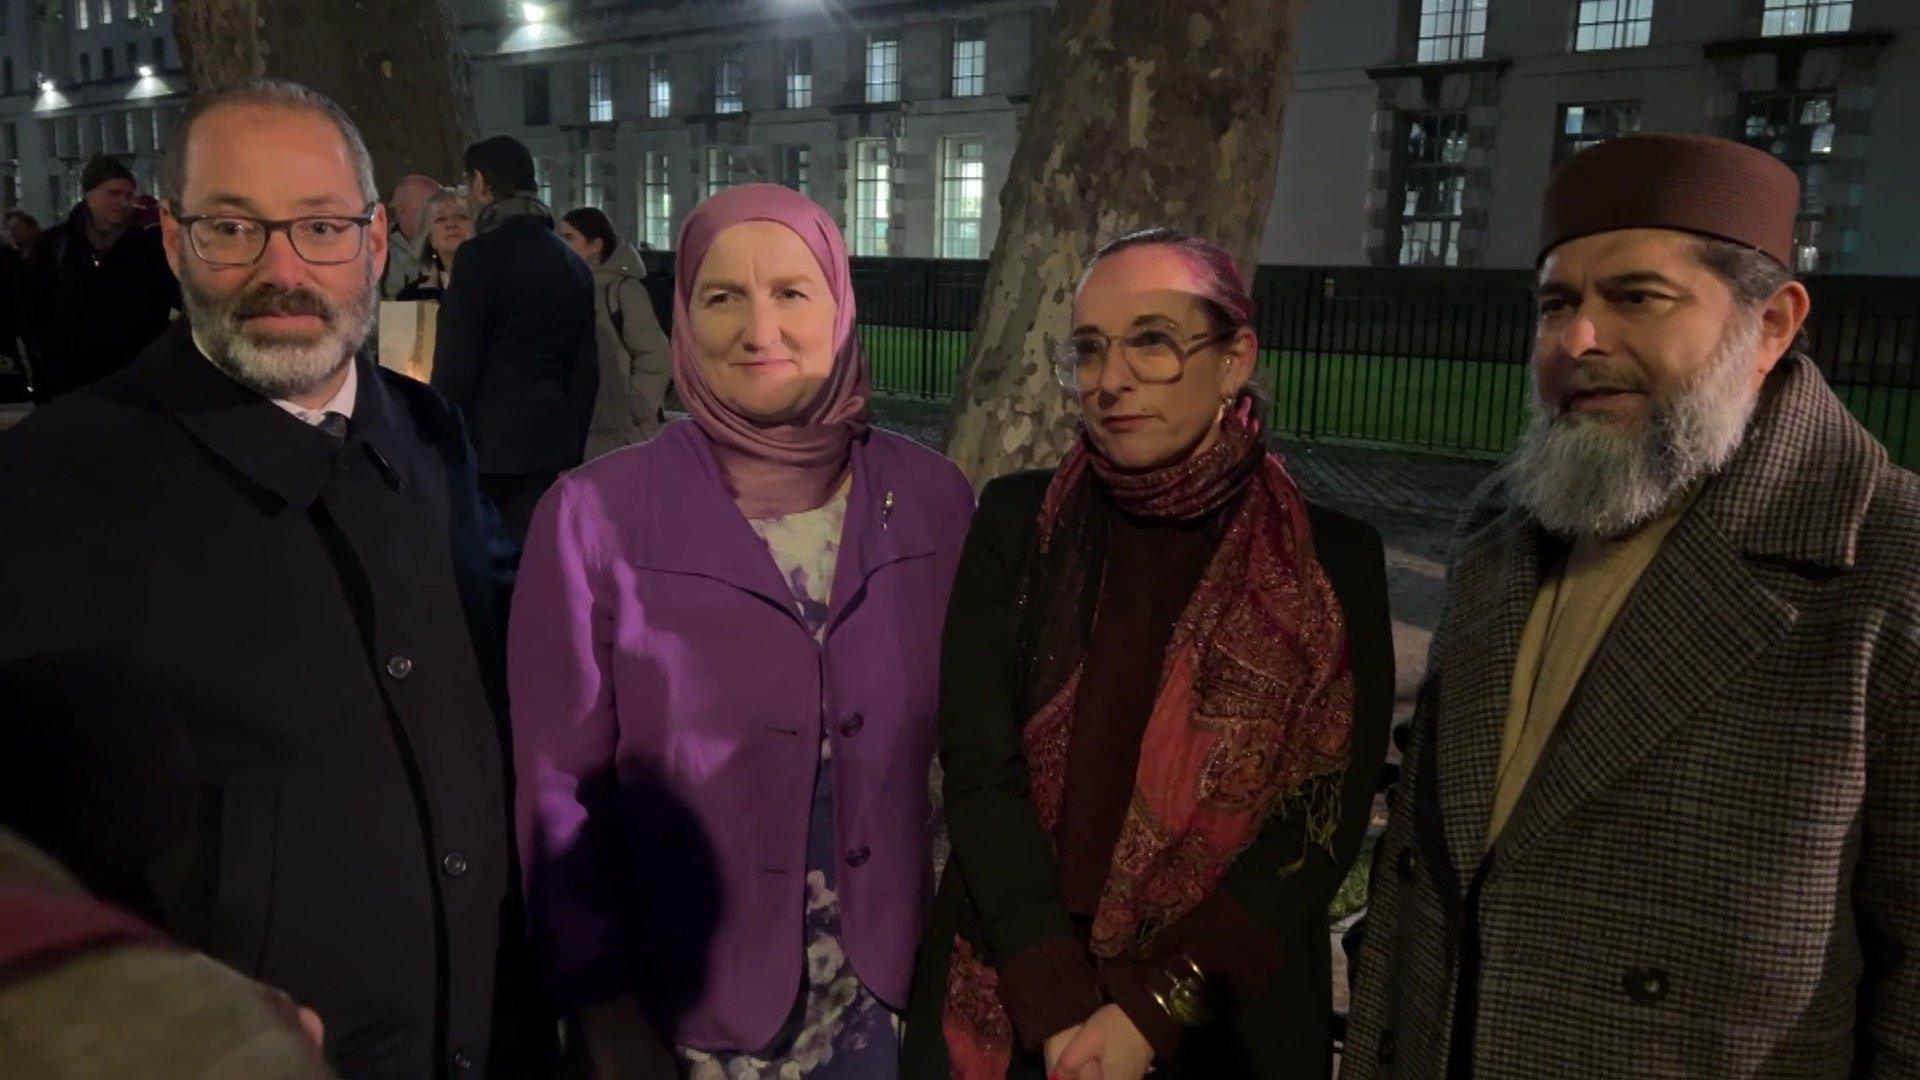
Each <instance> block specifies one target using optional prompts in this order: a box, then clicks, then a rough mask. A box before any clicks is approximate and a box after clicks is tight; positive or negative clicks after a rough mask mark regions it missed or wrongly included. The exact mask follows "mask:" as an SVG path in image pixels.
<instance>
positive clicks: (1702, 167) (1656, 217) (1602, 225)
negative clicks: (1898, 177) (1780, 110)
mask: <svg viewBox="0 0 1920 1080" xmlns="http://www.w3.org/2000/svg"><path fill="white" fill-rule="evenodd" d="M1799 212H1800V178H1799V177H1797V176H1795V175H1794V174H1793V170H1792V169H1790V168H1788V167H1787V166H1786V164H1785V163H1783V162H1782V161H1781V160H1780V159H1779V158H1776V157H1774V156H1773V155H1772V154H1769V153H1767V152H1766V151H1765V150H1760V149H1756V148H1754V147H1751V146H1748V145H1746V144H1744V143H1737V142H1734V141H1732V140H1730V139H1716V138H1713V137H1711V136H1708V135H1623V136H1621V137H1620V138H1617V139H1610V140H1608V141H1607V142H1603V143H1601V144H1600V145H1598V146H1592V147H1588V148H1587V149H1585V150H1582V151H1580V152H1579V153H1577V154H1575V155H1573V156H1572V157H1570V158H1568V159H1567V160H1566V163H1565V164H1563V165H1561V166H1560V168H1559V169H1558V170H1556V171H1555V172H1554V174H1553V179H1551V180H1549V181H1548V182H1547V196H1546V202H1545V205H1544V206H1543V207H1542V209H1541V214H1540V254H1539V257H1538V258H1536V259H1535V260H1534V265H1536V266H1537V265H1539V264H1540V263H1541V262H1544V261H1545V260H1546V257H1547V253H1548V252H1550V251H1552V250H1553V249H1554V248H1556V247H1559V246H1560V245H1561V244H1564V243H1566V242H1567V241H1569V240H1577V239H1579V238H1580V237H1583V236H1592V235H1593V234H1595V233H1603V232H1613V231H1614V230H1616V229H1676V230H1678V231H1680V232H1689V233H1696V234H1698V235H1700V236H1710V237H1713V238H1714V239H1717V240H1727V241H1731V242H1733V243H1736V244H1742V245H1745V246H1747V247H1750V248H1753V249H1754V250H1756V251H1760V252H1764V253H1765V254H1767V255H1769V256H1771V257H1772V258H1773V259H1774V261H1776V262H1778V263H1779V264H1780V265H1781V266H1784V267H1787V268H1789V269H1791V268H1792V266H1793V223H1794V219H1795V218H1796V217H1797V216H1798V214H1799Z"/></svg>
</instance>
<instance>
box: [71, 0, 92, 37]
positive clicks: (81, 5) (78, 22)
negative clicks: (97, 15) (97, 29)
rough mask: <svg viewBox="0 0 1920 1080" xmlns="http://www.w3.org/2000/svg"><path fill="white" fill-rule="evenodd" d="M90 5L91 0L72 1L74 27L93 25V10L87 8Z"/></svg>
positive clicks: (82, 28)
mask: <svg viewBox="0 0 1920 1080" xmlns="http://www.w3.org/2000/svg"><path fill="white" fill-rule="evenodd" d="M92 6H93V0H74V3H73V27H74V29H76V30H85V29H86V28H87V27H89V26H92V25H93V12H91V11H88V10H87V9H88V8H90V7H92Z"/></svg>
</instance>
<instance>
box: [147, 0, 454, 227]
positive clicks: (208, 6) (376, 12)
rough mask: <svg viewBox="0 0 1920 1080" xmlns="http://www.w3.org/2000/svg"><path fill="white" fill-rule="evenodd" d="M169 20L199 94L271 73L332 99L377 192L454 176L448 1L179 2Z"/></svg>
mask: <svg viewBox="0 0 1920 1080" xmlns="http://www.w3.org/2000/svg"><path fill="white" fill-rule="evenodd" d="M173 27H174V36H175V37H177V38H178V39H179V43H180V55H181V57H182V58H184V60H185V61H186V68H187V75H188V79H189V81H190V83H191V84H192V86H193V88H194V89H195V90H202V89H207V88H210V87H218V86H227V85H231V84H233V83H236V82H239V81H241V80H242V79H248V78H253V77H255V76H259V75H272V76H274V77H276V78H282V79H291V80H293V81H294V82H297V83H304V84H305V85H307V86H310V87H312V88H314V89H315V90H318V91H320V92H321V93H323V94H325V95H327V96H328V97H330V98H332V99H333V100H335V101H337V102H339V103H340V106H341V107H342V108H344V109H346V111H347V115H349V116H351V117H353V120H354V123H356V124H358V125H359V127H360V134H361V136H362V137H363V138H365V139H366V141H367V149H368V151H369V152H370V153H372V155H373V167H374V175H375V178H376V179H377V180H378V182H379V185H380V190H381V191H382V192H388V191H391V190H392V189H393V183H394V181H395V180H398V179H399V178H400V177H402V176H404V175H406V174H407V173H414V172H418V173H425V174H427V175H428V176H432V177H436V178H438V179H439V180H440V181H441V182H442V183H445V184H456V183H458V182H459V181H460V180H461V167H460V156H461V152H462V151H463V150H465V149H466V145H467V143H468V142H470V141H471V140H472V137H473V131H474V119H473V97H472V94H471V93H470V92H469V91H468V89H467V58H466V54H465V53H464V52H462V51H461V49H460V41H459V37H458V30H457V27H456V26H455V23H454V19H453V12H452V9H451V8H450V7H449V5H448V0H177V3H176V4H175V6H174V11H173Z"/></svg>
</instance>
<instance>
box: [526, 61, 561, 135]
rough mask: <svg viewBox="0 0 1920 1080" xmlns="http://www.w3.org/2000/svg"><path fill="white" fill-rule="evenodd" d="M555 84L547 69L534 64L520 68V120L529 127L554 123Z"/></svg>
mask: <svg viewBox="0 0 1920 1080" xmlns="http://www.w3.org/2000/svg"><path fill="white" fill-rule="evenodd" d="M552 91H553V84H552V76H551V75H550V74H549V73H548V71H547V69H546V68H544V67H542V66H540V65H538V64H533V65H529V66H527V67H523V68H521V69H520V122H521V123H522V124H525V125H526V126H527V127H545V126H546V125H548V124H551V123H553V96H552Z"/></svg>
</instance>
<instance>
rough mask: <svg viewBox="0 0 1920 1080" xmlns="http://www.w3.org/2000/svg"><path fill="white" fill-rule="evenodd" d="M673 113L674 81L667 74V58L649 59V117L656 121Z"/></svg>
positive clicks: (652, 57) (654, 57)
mask: <svg viewBox="0 0 1920 1080" xmlns="http://www.w3.org/2000/svg"><path fill="white" fill-rule="evenodd" d="M671 112H673V79H672V77H671V76H670V75H669V74H668V72H667V58H666V57H664V56H649V57H647V115H648V116H650V117H652V118H653V119H655V120H658V119H660V118H661V117H664V116H666V115H668V114H669V113H671Z"/></svg>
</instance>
